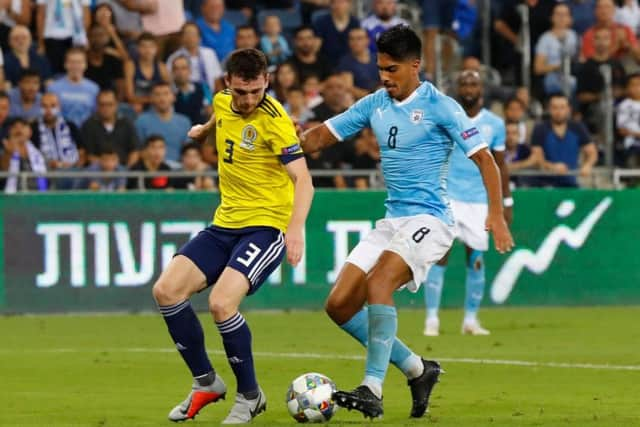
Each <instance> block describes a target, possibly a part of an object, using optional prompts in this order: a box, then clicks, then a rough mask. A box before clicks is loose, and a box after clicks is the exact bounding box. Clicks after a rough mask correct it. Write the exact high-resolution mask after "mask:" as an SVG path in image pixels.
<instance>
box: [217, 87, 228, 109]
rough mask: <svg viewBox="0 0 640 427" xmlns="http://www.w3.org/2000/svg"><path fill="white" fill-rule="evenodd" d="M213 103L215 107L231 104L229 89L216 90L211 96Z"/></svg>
mask: <svg viewBox="0 0 640 427" xmlns="http://www.w3.org/2000/svg"><path fill="white" fill-rule="evenodd" d="M213 105H215V106H216V107H219V106H230V105H231V90H230V89H224V90H221V91H219V92H217V93H216V94H215V95H214V96H213Z"/></svg>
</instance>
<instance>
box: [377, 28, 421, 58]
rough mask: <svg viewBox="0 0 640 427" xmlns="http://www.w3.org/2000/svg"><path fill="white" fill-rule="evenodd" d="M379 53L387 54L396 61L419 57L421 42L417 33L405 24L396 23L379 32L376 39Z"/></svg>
mask: <svg viewBox="0 0 640 427" xmlns="http://www.w3.org/2000/svg"><path fill="white" fill-rule="evenodd" d="M376 46H377V47H378V52H379V53H384V54H387V55H389V56H390V57H391V58H393V59H395V60H396V61H406V60H411V59H420V55H421V54H422V42H421V41H420V38H419V37H418V35H417V34H416V33H415V32H414V31H413V30H412V29H411V28H409V27H408V26H406V25H402V24H400V25H396V26H394V27H391V28H389V29H388V30H387V31H385V32H383V33H382V34H380V37H379V38H378V40H377V41H376Z"/></svg>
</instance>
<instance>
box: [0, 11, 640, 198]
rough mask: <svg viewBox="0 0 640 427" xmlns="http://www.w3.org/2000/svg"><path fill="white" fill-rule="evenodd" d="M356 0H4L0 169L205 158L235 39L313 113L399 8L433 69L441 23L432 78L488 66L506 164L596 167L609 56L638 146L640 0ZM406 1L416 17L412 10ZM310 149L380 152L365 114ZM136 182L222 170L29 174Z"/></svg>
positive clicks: (162, 163) (195, 163)
mask: <svg viewBox="0 0 640 427" xmlns="http://www.w3.org/2000/svg"><path fill="white" fill-rule="evenodd" d="M353 3H354V2H352V1H351V0H278V1H243V0H235V1H234V0H227V1H226V2H225V1H223V0H97V1H96V0H93V1H91V0H0V48H1V49H2V50H1V51H0V54H1V55H0V60H1V62H2V68H1V69H0V70H2V72H1V73H0V74H1V75H0V87H1V88H3V89H4V90H2V91H0V138H1V139H2V142H3V143H2V147H1V148H2V153H1V155H0V169H1V170H2V171H6V172H10V173H14V174H15V173H18V172H20V171H32V172H36V173H41V172H45V171H80V170H86V171H88V172H95V171H106V172H113V171H125V170H131V171H165V170H167V171H169V170H184V171H188V172H201V171H207V170H210V169H212V168H215V166H216V162H217V154H216V152H215V147H213V146H212V145H209V144H204V145H202V146H201V145H198V144H195V143H193V142H191V141H188V140H187V139H186V135H187V131H188V130H189V128H190V127H191V126H192V124H195V123H201V122H203V121H206V120H207V117H208V116H209V115H210V113H211V107H210V105H211V100H212V97H213V96H214V95H215V93H216V92H218V91H220V90H222V89H223V88H224V86H225V84H224V65H225V61H226V59H227V57H228V56H229V54H230V53H231V52H232V51H233V50H234V49H236V48H248V47H256V48H259V49H260V50H262V51H263V52H264V53H265V54H266V55H267V57H268V59H269V61H270V66H271V69H272V73H271V78H272V82H271V86H270V89H269V92H270V94H271V96H273V97H275V98H276V99H278V100H279V101H280V102H281V103H282V104H283V105H284V106H285V108H286V109H287V111H288V112H289V113H290V115H291V117H292V118H293V119H294V121H296V122H297V123H298V124H300V125H301V126H302V127H305V128H308V127H311V126H314V125H315V124H318V123H320V122H322V121H324V120H326V119H328V118H329V117H331V116H333V115H335V114H336V113H339V112H342V111H344V110H345V109H346V108H348V107H349V106H350V105H352V104H353V103H354V102H356V101H357V100H358V99H360V98H362V97H363V96H365V95H367V94H368V93H371V92H372V91H375V90H376V89H377V88H378V87H380V81H379V78H378V70H377V65H376V58H375V43H374V42H375V39H376V37H377V36H378V35H379V34H380V33H381V32H382V31H384V30H385V29H387V28H390V27H391V26H394V25H397V24H402V23H404V24H407V25H412V26H414V27H415V26H421V27H422V28H421V29H422V30H423V32H422V34H423V39H424V44H425V51H424V54H425V56H424V77H425V78H427V79H432V78H433V77H434V75H435V72H436V62H437V61H436V55H437V53H436V49H435V45H436V36H437V35H438V34H442V35H444V36H445V37H444V39H445V42H444V43H443V44H442V52H441V53H442V54H441V56H438V58H439V59H440V65H441V67H442V69H443V70H444V73H443V74H444V75H445V76H446V77H445V78H444V79H443V81H442V84H441V88H442V90H444V91H447V92H448V93H450V94H451V95H452V96H455V93H452V88H453V87H455V84H454V81H455V78H456V77H455V76H456V75H457V74H456V72H458V71H460V70H462V69H475V70H477V71H479V72H480V73H481V75H483V76H484V78H485V79H484V80H485V90H484V102H485V105H486V107H487V108H490V109H491V110H493V111H494V112H497V113H498V114H500V115H501V116H502V117H504V120H505V124H506V145H507V155H506V158H507V161H508V163H509V165H510V169H511V170H512V171H516V170H522V169H533V170H543V171H548V172H550V173H554V174H557V175H558V176H553V177H543V178H541V177H528V176H527V177H522V176H516V177H514V178H513V181H514V185H518V186H570V187H571V186H576V185H577V183H578V181H577V180H576V178H575V177H572V176H567V174H569V175H571V173H572V172H573V173H575V174H577V175H580V176H583V177H589V176H590V175H591V174H592V167H593V166H594V165H596V164H597V163H596V162H602V157H603V156H602V152H603V150H604V148H605V145H604V142H603V140H604V136H603V129H604V128H605V126H604V125H603V122H604V120H605V118H606V116H605V115H604V112H603V103H602V102H601V101H602V100H603V99H605V97H604V94H605V91H606V89H607V87H606V85H605V80H604V78H603V75H602V74H601V65H603V64H608V65H610V67H611V70H612V85H613V98H614V102H615V108H616V115H615V120H614V121H615V123H613V125H614V126H615V132H616V143H615V146H614V148H615V162H616V165H617V166H619V167H625V166H629V167H635V166H638V164H640V162H639V160H640V156H639V155H638V153H640V74H637V70H638V69H639V68H638V67H639V65H640V45H639V44H638V41H637V39H636V34H637V33H638V32H639V31H640V7H639V6H638V2H637V0H623V1H614V0H567V1H556V0H504V1H498V0H485V1H484V2H479V1H476V0H458V1H454V0H422V1H420V2H415V3H414V2H403V4H400V5H399V4H397V3H396V1H395V0H369V1H364V5H365V8H364V10H365V11H366V12H367V13H366V15H365V16H363V17H362V19H359V18H358V17H357V16H356V13H355V10H356V8H355V5H354V4H353ZM480 3H483V4H484V3H490V4H491V12H492V14H491V16H492V18H491V19H492V21H491V23H490V25H491V28H492V40H491V46H492V53H493V55H492V56H493V57H492V59H491V64H482V63H481V61H480V60H479V59H478V58H479V57H481V56H482V52H481V48H482V46H481V44H480V40H481V37H480V34H481V29H482V22H481V19H482V14H481V13H480V12H481V11H480V10H479V9H478V8H479V4H480ZM359 4H360V3H359ZM400 6H401V7H402V9H403V10H404V11H407V12H416V14H415V15H412V14H411V13H407V14H406V15H407V16H406V17H405V18H406V19H407V20H405V19H403V18H402V17H400V14H399V7H400ZM522 7H526V8H528V10H529V16H530V19H529V30H530V34H531V39H530V42H531V43H530V46H529V47H528V48H529V49H530V51H531V55H532V58H533V60H532V61H531V63H532V64H531V65H532V66H531V70H529V72H530V77H531V85H530V88H527V87H525V86H523V82H522V81H521V80H522V75H523V73H522V70H521V69H520V66H521V64H522V60H521V55H522V54H523V50H526V49H525V48H523V43H522V39H521V34H522V31H521V30H522V28H521V27H522V21H521V15H520V13H519V12H518V8H522ZM420 12H421V13H420ZM412 16H421V19H418V20H417V21H416V20H413V22H412V20H411V17H412ZM452 40H453V41H455V42H454V43H449V42H448V41H452ZM454 47H455V48H454ZM567 64H568V66H569V67H570V70H569V72H566V70H565V67H567ZM592 143H595V145H594V144H592ZM589 147H597V150H590V149H589ZM599 154H600V155H599ZM307 161H308V164H309V167H310V169H311V170H312V171H313V170H350V169H353V170H360V169H369V170H370V169H376V168H377V167H378V163H379V161H380V156H379V152H378V147H377V142H376V139H375V137H374V136H373V134H372V132H370V131H369V130H365V131H363V132H362V133H360V134H359V135H357V136H356V137H355V138H353V139H352V140H349V141H346V142H345V143H342V144H336V145H335V146H333V147H331V148H330V149H328V150H325V151H323V152H321V153H314V154H311V155H308V156H307ZM141 183H143V185H144V188H145V189H167V188H174V189H205V190H206V189H213V188H215V186H216V183H215V181H214V180H213V179H211V178H209V177H203V176H201V177H195V178H174V177H173V176H166V177H162V176H160V177H158V176H156V177H152V178H147V179H145V180H144V181H142V180H137V179H134V178H130V179H126V178H119V177H116V178H104V177H95V178H91V177H87V178H82V179H71V178H55V179H50V180H45V179H42V178H35V179H32V180H29V182H28V183H27V185H28V189H30V190H41V191H44V190H46V189H58V190H65V189H91V190H96V191H117V190H125V189H137V188H139V187H140V185H141ZM314 184H315V186H316V187H336V188H367V187H368V186H369V185H370V181H369V179H368V177H367V175H363V176H361V177H360V176H354V175H353V174H345V176H343V175H342V174H337V175H335V176H322V177H316V178H314ZM0 185H2V188H3V189H4V191H5V192H7V193H12V192H15V191H18V190H20V189H21V188H20V185H19V183H18V179H17V177H16V176H15V175H14V176H9V177H8V178H5V179H2V180H1V182H0Z"/></svg>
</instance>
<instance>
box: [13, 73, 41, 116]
mask: <svg viewBox="0 0 640 427" xmlns="http://www.w3.org/2000/svg"><path fill="white" fill-rule="evenodd" d="M40 84H41V83H40V74H39V73H38V72H37V71H36V70H23V71H22V75H21V76H20V81H19V82H18V87H14V88H13V89H11V90H10V91H9V98H10V100H11V109H10V110H9V115H10V116H11V117H22V118H23V119H25V120H27V121H28V122H32V121H34V120H37V119H38V118H39V117H40V115H41V114H42V110H41V109H40Z"/></svg>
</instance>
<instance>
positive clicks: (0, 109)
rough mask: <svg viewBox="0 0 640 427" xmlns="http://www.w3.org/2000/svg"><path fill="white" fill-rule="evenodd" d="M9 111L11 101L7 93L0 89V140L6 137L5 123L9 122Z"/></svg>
mask: <svg viewBox="0 0 640 427" xmlns="http://www.w3.org/2000/svg"><path fill="white" fill-rule="evenodd" d="M9 111H11V101H10V100H9V95H8V94H7V93H6V92H4V91H1V90H0V141H2V140H3V139H5V138H6V137H7V131H8V129H7V125H8V123H9V120H7V119H8V118H9Z"/></svg>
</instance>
